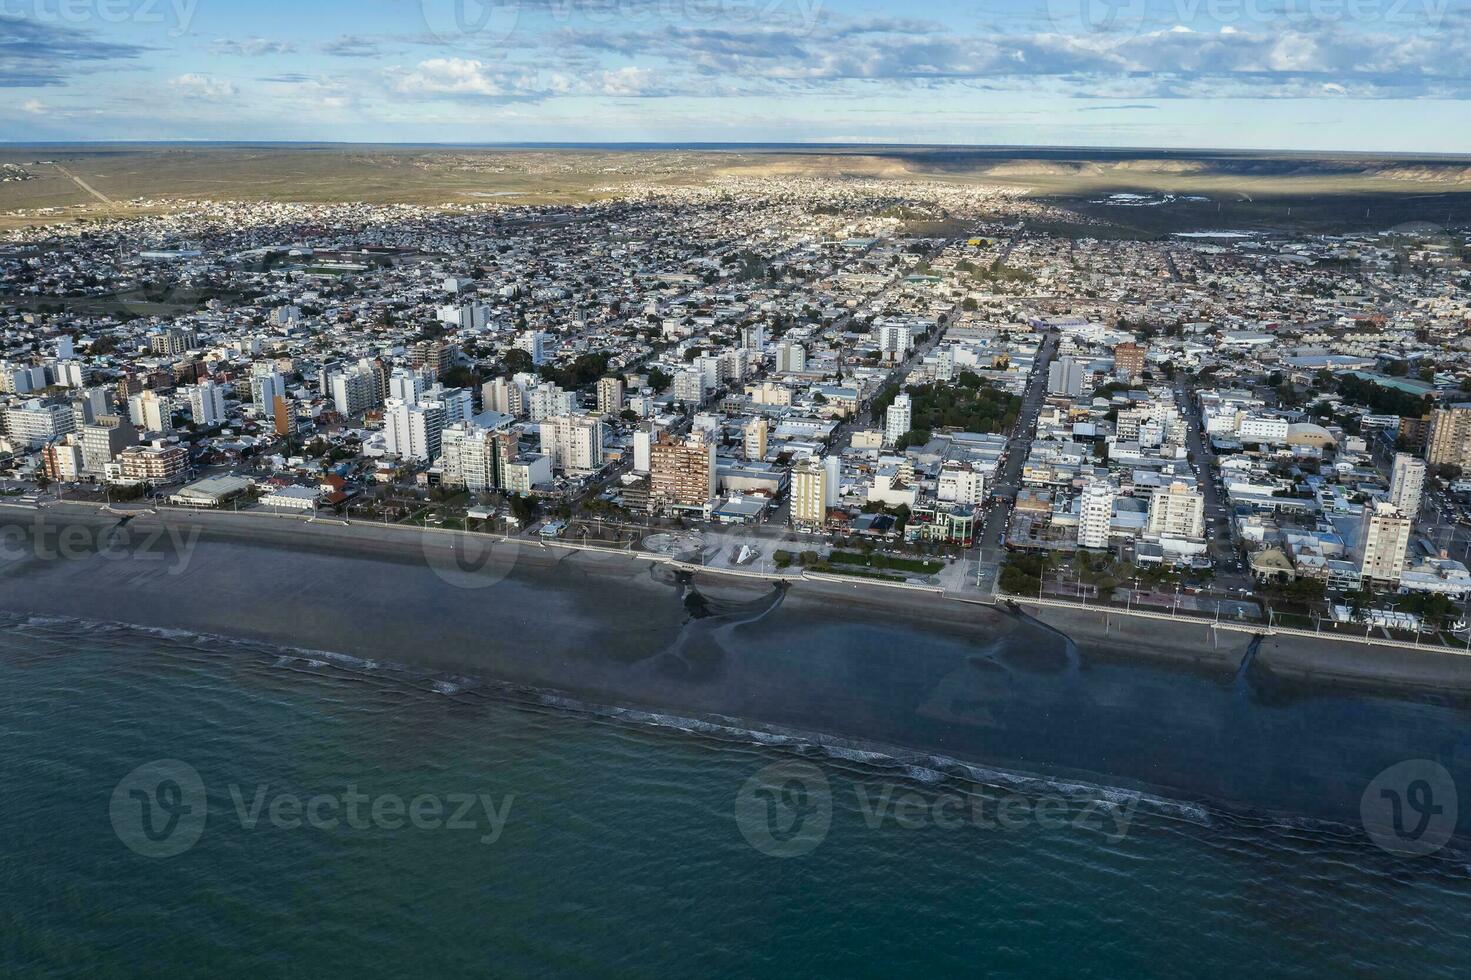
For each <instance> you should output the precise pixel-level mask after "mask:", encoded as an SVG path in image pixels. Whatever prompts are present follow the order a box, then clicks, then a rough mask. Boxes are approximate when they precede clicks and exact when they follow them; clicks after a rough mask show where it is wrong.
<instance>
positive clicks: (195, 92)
mask: <svg viewBox="0 0 1471 980" xmlns="http://www.w3.org/2000/svg"><path fill="white" fill-rule="evenodd" d="M169 85H171V86H172V87H174V88H176V89H178V90H179V91H180V92H183V93H185V94H186V95H192V96H194V97H195V98H197V99H208V100H210V101H211V102H217V101H219V100H221V99H229V98H233V97H234V95H235V85H234V83H233V82H231V81H229V80H228V79H223V78H215V77H214V76H212V75H201V74H199V73H197V72H188V73H186V74H183V75H177V76H175V77H174V78H171V79H169Z"/></svg>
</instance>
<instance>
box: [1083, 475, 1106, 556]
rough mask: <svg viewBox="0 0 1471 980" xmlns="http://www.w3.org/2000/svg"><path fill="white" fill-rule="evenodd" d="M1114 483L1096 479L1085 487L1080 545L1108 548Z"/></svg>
mask: <svg viewBox="0 0 1471 980" xmlns="http://www.w3.org/2000/svg"><path fill="white" fill-rule="evenodd" d="M1113 502H1114V488H1113V485H1112V484H1110V483H1108V482H1107V481H1104V480H1095V481H1094V482H1092V483H1090V484H1088V486H1086V487H1084V488H1083V497H1082V505H1081V507H1080V509H1079V511H1078V547H1080V548H1107V547H1108V539H1109V535H1110V534H1111V533H1112V527H1113Z"/></svg>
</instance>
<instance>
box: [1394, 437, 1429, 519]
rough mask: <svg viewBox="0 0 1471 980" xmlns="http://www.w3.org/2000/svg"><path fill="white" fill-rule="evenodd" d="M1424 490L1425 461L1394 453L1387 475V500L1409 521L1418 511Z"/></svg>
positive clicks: (1406, 454) (1405, 454)
mask: <svg viewBox="0 0 1471 980" xmlns="http://www.w3.org/2000/svg"><path fill="white" fill-rule="evenodd" d="M1424 492H1425V461H1424V460H1423V459H1420V458H1418V457H1416V456H1411V455H1409V454H1408V453H1396V454H1395V457H1394V469H1393V471H1392V472H1391V473H1390V477H1389V502H1390V503H1391V504H1393V505H1394V506H1396V507H1398V508H1399V509H1400V512H1401V513H1403V514H1405V515H1406V516H1407V517H1409V518H1410V520H1411V521H1413V520H1414V519H1415V516H1416V515H1417V514H1419V513H1420V499H1421V496H1422V495H1423V494H1424Z"/></svg>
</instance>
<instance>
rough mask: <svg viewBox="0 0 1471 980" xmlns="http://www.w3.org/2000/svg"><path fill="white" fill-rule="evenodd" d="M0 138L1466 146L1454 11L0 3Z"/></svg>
mask: <svg viewBox="0 0 1471 980" xmlns="http://www.w3.org/2000/svg"><path fill="white" fill-rule="evenodd" d="M0 138H3V139H7V140H50V139H67V140H73V139H82V140H89V139H97V140H108V139H213V140H231V139H238V140H257V139H259V140H264V139H270V140H340V141H383V142H418V141H434V142H514V141H637V142H646V141H647V142H679V141H715V142H745V141H760V142H850V141H852V142H911V143H963V144H1037V145H1083V146H1177V147H1232V148H1283V149H1309V150H1312V149H1339V150H1378V151H1412V152H1471V0H998V2H990V3H984V4H964V3H924V2H914V3H896V2H891V3H883V4H879V3H862V2H851V0H493V2H492V3H491V4H489V5H485V4H482V3H481V2H480V0H353V2H347V0H293V2H289V3H288V2H284V0H257V2H253V3H248V4H247V3H239V2H225V0H0Z"/></svg>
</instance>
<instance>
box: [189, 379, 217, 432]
mask: <svg viewBox="0 0 1471 980" xmlns="http://www.w3.org/2000/svg"><path fill="white" fill-rule="evenodd" d="M188 391H189V414H190V415H191V416H193V418H194V424H195V425H203V426H211V425H220V424H221V423H223V422H224V421H225V392H224V390H223V389H221V388H220V386H219V385H217V384H215V383H214V382H213V381H201V382H199V384H197V385H194V386H193V387H191V388H189V389H188Z"/></svg>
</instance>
